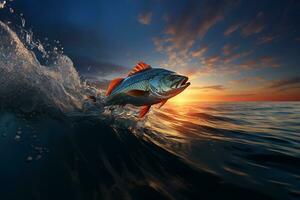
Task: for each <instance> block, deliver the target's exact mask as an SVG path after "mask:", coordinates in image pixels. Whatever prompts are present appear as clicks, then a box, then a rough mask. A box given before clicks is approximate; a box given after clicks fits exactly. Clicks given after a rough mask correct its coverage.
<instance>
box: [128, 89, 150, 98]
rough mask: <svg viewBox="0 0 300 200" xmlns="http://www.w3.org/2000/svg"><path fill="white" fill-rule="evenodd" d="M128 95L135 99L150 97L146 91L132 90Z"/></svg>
mask: <svg viewBox="0 0 300 200" xmlns="http://www.w3.org/2000/svg"><path fill="white" fill-rule="evenodd" d="M127 94H128V95H131V96H135V97H141V96H147V95H149V92H148V91H144V90H130V91H128V92H127Z"/></svg>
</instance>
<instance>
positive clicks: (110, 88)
mask: <svg viewBox="0 0 300 200" xmlns="http://www.w3.org/2000/svg"><path fill="white" fill-rule="evenodd" d="M123 79H124V78H116V79H113V80H111V81H110V83H109V85H108V88H107V90H106V94H105V95H106V96H108V95H110V93H111V92H112V91H113V90H114V89H115V88H116V87H117V86H118V85H120V83H121V82H122V81H123Z"/></svg>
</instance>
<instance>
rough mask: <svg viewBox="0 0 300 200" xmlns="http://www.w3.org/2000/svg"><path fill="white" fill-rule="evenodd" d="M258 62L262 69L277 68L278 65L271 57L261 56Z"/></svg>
mask: <svg viewBox="0 0 300 200" xmlns="http://www.w3.org/2000/svg"><path fill="white" fill-rule="evenodd" d="M259 60H260V62H261V65H262V67H279V64H278V63H277V62H276V59H275V58H274V57H272V56H262V57H260V59H259Z"/></svg>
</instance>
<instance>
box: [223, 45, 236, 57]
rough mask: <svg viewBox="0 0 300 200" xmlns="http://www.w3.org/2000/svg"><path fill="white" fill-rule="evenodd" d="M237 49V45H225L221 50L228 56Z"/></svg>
mask: <svg viewBox="0 0 300 200" xmlns="http://www.w3.org/2000/svg"><path fill="white" fill-rule="evenodd" d="M237 48H239V45H233V44H225V45H224V46H223V48H222V51H223V54H224V55H227V56H228V55H230V54H231V53H232V52H233V51H234V50H236V49H237Z"/></svg>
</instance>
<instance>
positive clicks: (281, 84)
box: [269, 76, 300, 89]
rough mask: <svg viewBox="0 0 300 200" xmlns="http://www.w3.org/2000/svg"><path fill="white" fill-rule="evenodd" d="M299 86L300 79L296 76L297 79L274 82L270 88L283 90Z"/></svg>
mask: <svg viewBox="0 0 300 200" xmlns="http://www.w3.org/2000/svg"><path fill="white" fill-rule="evenodd" d="M298 84H300V77H299V76H296V77H291V78H286V79H281V80H277V81H273V83H271V84H270V85H269V88H272V89H282V88H284V87H295V85H298Z"/></svg>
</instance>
